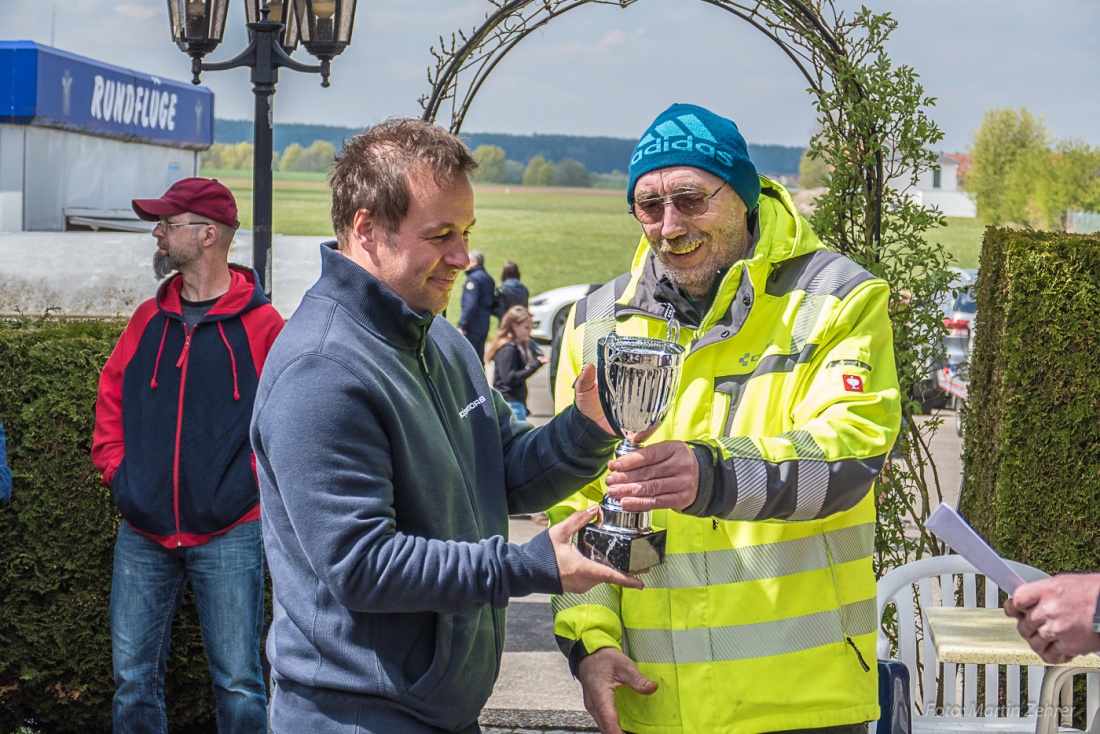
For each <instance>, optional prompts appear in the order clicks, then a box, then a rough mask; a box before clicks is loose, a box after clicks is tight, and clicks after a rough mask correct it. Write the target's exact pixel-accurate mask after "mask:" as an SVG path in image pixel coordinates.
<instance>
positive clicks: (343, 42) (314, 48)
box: [295, 0, 355, 86]
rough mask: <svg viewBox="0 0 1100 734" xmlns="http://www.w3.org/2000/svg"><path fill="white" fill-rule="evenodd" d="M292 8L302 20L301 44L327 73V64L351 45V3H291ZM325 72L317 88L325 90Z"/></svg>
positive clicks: (343, 0) (320, 0) (316, 0)
mask: <svg viewBox="0 0 1100 734" xmlns="http://www.w3.org/2000/svg"><path fill="white" fill-rule="evenodd" d="M295 6H296V7H297V9H298V12H299V13H300V14H301V16H302V17H301V18H299V22H300V23H301V26H302V44H303V45H305V47H306V50H307V51H309V53H310V54H312V55H313V56H316V57H317V58H318V59H320V60H321V66H322V68H324V69H325V70H326V71H327V68H328V63H329V61H330V60H331V59H332V58H333V57H334V56H339V55H340V53H341V52H342V51H343V50H344V49H345V48H347V47H348V44H349V43H351V25H352V21H353V20H354V19H355V0H295ZM326 71H322V72H321V74H322V75H324V76H325V77H326V78H325V80H324V81H323V82H322V83H321V86H328V79H327V74H326Z"/></svg>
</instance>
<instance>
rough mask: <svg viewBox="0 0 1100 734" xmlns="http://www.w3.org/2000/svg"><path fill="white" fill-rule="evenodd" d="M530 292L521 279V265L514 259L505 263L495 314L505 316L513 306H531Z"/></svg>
mask: <svg viewBox="0 0 1100 734" xmlns="http://www.w3.org/2000/svg"><path fill="white" fill-rule="evenodd" d="M530 297H531V296H530V294H529V293H528V292H527V286H525V285H524V284H523V282H522V281H520V279H519V265H516V263H515V262H514V261H512V260H509V261H507V262H505V263H504V267H503V268H502V269H501V271H500V285H499V286H498V287H497V302H496V308H495V310H494V311H493V315H494V316H496V317H497V318H503V317H504V314H506V313H508V309H510V308H511V307H512V306H523V307H524V308H528V307H529V306H530Z"/></svg>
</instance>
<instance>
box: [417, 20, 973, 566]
mask: <svg viewBox="0 0 1100 734" xmlns="http://www.w3.org/2000/svg"><path fill="white" fill-rule="evenodd" d="M666 1H667V0H666ZM701 1H702V2H706V3H707V4H709V5H712V6H715V7H716V8H719V9H721V10H724V11H726V12H728V13H729V14H730V15H731V16H733V17H732V18H731V19H733V20H736V19H740V20H741V21H744V22H746V23H748V24H749V25H751V26H752V27H753V28H755V29H756V30H758V31H760V32H761V33H763V34H765V35H766V36H767V37H769V38H770V39H771V40H772V41H774V42H775V43H776V44H777V45H778V46H779V48H780V49H782V51H783V52H784V53H785V54H786V56H787V57H788V59H789V60H790V61H791V63H793V64H794V65H795V66H796V67H797V68H798V69H799V71H801V73H802V74H803V76H804V77H805V78H806V81H807V84H808V90H807V91H808V92H809V93H810V94H811V95H813V96H814V100H815V102H814V104H815V109H816V110H817V112H818V132H817V133H816V134H815V135H814V137H813V139H812V141H811V143H810V154H811V155H813V156H814V157H816V158H819V159H821V160H822V161H824V162H825V163H826V164H827V165H828V167H829V169H830V171H831V173H830V176H829V181H828V191H827V193H825V194H824V195H823V196H822V197H821V198H819V199H818V201H817V209H816V211H815V213H814V215H813V218H812V224H813V227H814V230H815V231H816V232H817V233H818V235H819V236H820V237H821V239H822V240H824V241H825V243H826V244H828V245H829V246H831V247H832V248H834V249H835V250H837V251H839V252H842V253H844V254H845V255H848V256H849V257H851V258H853V259H854V260H855V261H856V262H858V263H860V264H861V265H863V266H864V267H866V268H867V269H868V270H870V271H871V272H873V273H875V274H876V275H879V276H881V277H883V278H885V279H886V280H887V281H888V282H889V283H890V285H891V291H892V296H893V297H892V298H891V304H890V312H891V317H892V319H893V326H894V348H895V362H896V364H895V365H894V367H896V369H897V370H898V375H899V378H900V382H901V384H902V390H903V392H904V394H905V395H910V394H912V388H913V386H914V385H915V384H916V383H918V382H919V381H920V380H921V379H922V378H923V377H925V376H926V375H927V374H928V373H929V372H930V368H931V366H932V365H933V364H934V362H935V361H937V360H938V359H942V356H943V355H942V346H933V345H938V344H940V343H941V340H940V339H939V338H938V337H939V336H940V335H942V333H943V325H942V323H941V322H940V312H939V308H938V305H937V304H938V303H939V300H940V297H941V296H942V295H943V294H944V293H945V292H946V291H947V289H948V285H949V283H950V279H951V273H950V271H948V269H947V266H948V264H949V262H950V260H949V256H948V255H947V253H946V252H945V251H944V250H943V248H942V246H940V245H936V244H932V245H929V244H926V243H925V233H926V232H928V231H929V230H931V229H933V228H935V227H939V226H942V225H943V224H944V220H943V218H942V217H941V216H940V215H939V214H938V213H934V212H929V211H926V210H924V209H923V208H921V207H920V206H918V205H916V204H914V203H913V201H912V200H911V199H910V198H909V197H908V196H907V195H906V194H905V191H906V190H907V189H909V188H910V187H912V186H913V185H914V184H915V183H916V179H917V177H918V176H919V175H920V174H921V173H922V172H924V171H927V170H928V169H930V168H931V167H932V166H933V165H935V161H936V155H935V154H934V153H933V151H932V150H931V147H930V146H931V145H933V144H934V143H936V142H938V141H939V140H940V139H941V138H942V134H941V133H940V131H939V129H938V128H937V126H936V125H935V123H934V122H933V121H932V120H931V119H930V118H929V116H928V114H927V111H926V110H927V108H928V107H930V106H931V105H932V104H933V102H934V100H932V99H930V98H928V97H926V96H925V94H924V90H923V88H922V87H921V85H920V83H919V82H918V78H917V75H916V73H915V72H914V71H913V69H912V68H910V67H907V66H898V65H894V64H893V63H892V62H891V60H890V58H889V57H888V55H887V53H886V51H885V43H886V40H887V38H888V37H889V35H890V33H891V32H892V31H893V30H894V28H895V27H896V22H895V21H894V20H893V19H891V18H890V16H889V15H878V14H875V13H873V12H871V11H870V10H867V9H862V10H860V11H859V12H856V13H852V14H848V13H845V12H844V11H842V10H838V9H837V7H836V5H835V2H834V1H833V0H758V1H756V2H737V1H736V0H701ZM487 2H488V3H489V4H490V6H491V9H490V10H489V11H488V12H486V15H485V22H484V23H482V24H481V25H480V26H479V27H478V28H476V29H473V30H472V31H470V32H466V31H463V30H459V31H456V32H455V34H453V35H452V36H451V37H450V39H440V47H439V48H433V49H432V54H433V56H434V57H435V59H436V64H435V68H434V69H429V71H428V79H429V81H430V82H431V83H432V85H433V88H432V92H431V94H430V95H426V96H424V97H422V98H421V104H422V106H423V107H424V119H426V120H431V121H436V120H439V122H440V123H441V124H444V125H446V126H448V127H449V128H450V130H451V132H454V133H458V132H459V130H460V129H461V127H462V123H463V121H464V119H465V116H466V113H467V111H468V110H469V108H470V106H471V105H472V103H473V101H474V98H475V97H476V95H477V93H478V91H479V90H480V89H481V86H482V84H483V83H484V82H485V80H486V79H487V78H488V76H489V75H490V74H491V73H492V71H493V70H494V69H495V68H496V67H497V65H498V64H500V63H501V61H502V60H503V59H504V58H505V57H506V56H507V54H508V52H509V51H511V50H512V49H513V48H515V47H516V45H517V44H519V43H520V42H521V41H523V40H524V39H525V38H527V37H528V36H529V35H530V34H531V33H533V32H534V31H536V30H539V29H541V28H543V27H544V26H546V25H547V24H548V23H549V22H550V21H552V20H554V19H555V18H557V17H559V16H561V15H563V14H565V13H567V12H569V11H572V10H576V9H578V8H580V7H581V6H584V5H593V4H599V5H618V6H620V7H621V8H623V9H628V8H629V6H631V5H633V4H634V3H635V2H636V0H487ZM668 101H669V102H670V103H671V102H673V101H690V100H672V99H670V100H668ZM441 116H442V117H443V119H440V117H441ZM644 122H645V121H643V120H639V126H641V125H642V124H644ZM877 368H879V369H883V368H888V367H887V366H886V365H882V366H878V367H877ZM918 410H919V403H918V402H917V401H915V400H911V399H910V400H907V401H906V405H905V410H904V413H905V422H904V426H903V431H902V436H901V438H900V439H899V443H898V447H897V453H896V457H898V458H900V460H894V461H892V462H891V463H890V465H889V466H888V467H887V469H886V471H885V472H884V473H883V478H882V482H881V484H880V485H879V487H878V493H879V496H878V507H879V528H878V533H877V534H876V559H875V560H876V563H875V566H876V573H878V574H880V575H881V574H882V573H884V572H885V571H886V570H888V569H890V568H892V567H895V566H897V565H899V563H901V562H904V560H906V559H912V558H919V557H921V556H923V555H926V554H937V553H940V552H942V548H941V547H940V546H938V545H937V543H936V542H935V540H934V539H933V538H932V536H930V535H929V534H928V533H927V531H926V530H925V529H924V520H925V519H926V518H927V516H928V513H929V508H930V503H931V502H932V501H933V500H939V499H940V498H942V494H943V493H942V490H941V486H940V481H939V477H938V474H937V471H936V466H935V463H934V462H933V461H932V459H931V456H930V454H929V450H928V447H929V439H930V437H931V435H932V434H933V433H934V432H935V431H936V430H937V429H938V427H939V423H940V421H939V420H936V419H930V420H914V413H916V412H917V411H918ZM907 524H908V525H912V526H913V527H915V528H916V529H917V533H916V535H913V534H911V533H910V534H907V533H906V525H907Z"/></svg>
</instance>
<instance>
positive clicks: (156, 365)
mask: <svg viewBox="0 0 1100 734" xmlns="http://www.w3.org/2000/svg"><path fill="white" fill-rule="evenodd" d="M168 321H169V320H168V319H165V320H164V331H162V332H161V333H160V346H159V347H157V361H156V362H154V363H153V379H152V380H150V381H149V387H151V388H152V389H154V390H156V389H157V370H159V369H160V355H161V354H162V353H163V352H164V338H165V337H166V336H168Z"/></svg>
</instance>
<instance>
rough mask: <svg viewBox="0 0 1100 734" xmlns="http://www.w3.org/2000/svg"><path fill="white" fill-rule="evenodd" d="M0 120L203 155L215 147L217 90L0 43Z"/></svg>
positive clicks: (25, 45) (16, 43)
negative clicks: (186, 149)
mask: <svg viewBox="0 0 1100 734" xmlns="http://www.w3.org/2000/svg"><path fill="white" fill-rule="evenodd" d="M0 123H13V124H17V125H38V126H41V127H52V128H60V129H62V130H75V131H77V132H81V133H86V134H88V135H101V136H106V137H111V138H119V139H121V140H130V141H136V142H142V143H153V144H157V145H171V146H174V147H177V148H192V149H196V150H204V149H206V148H209V147H210V145H211V144H212V143H213V142H214V93H213V92H212V91H211V90H210V89H208V88H206V87H197V86H194V85H191V84H186V83H184V82H176V81H170V80H167V79H160V78H158V77H155V76H150V75H148V74H141V73H139V72H136V71H132V70H130V69H123V68H121V67H118V66H111V65H110V64H104V63H101V62H98V61H93V60H92V59H87V58H84V57H83V56H77V55H76V54H71V53H68V52H65V51H60V50H58V49H56V48H51V47H50V46H43V45H40V44H37V43H34V42H32V41H0Z"/></svg>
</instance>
